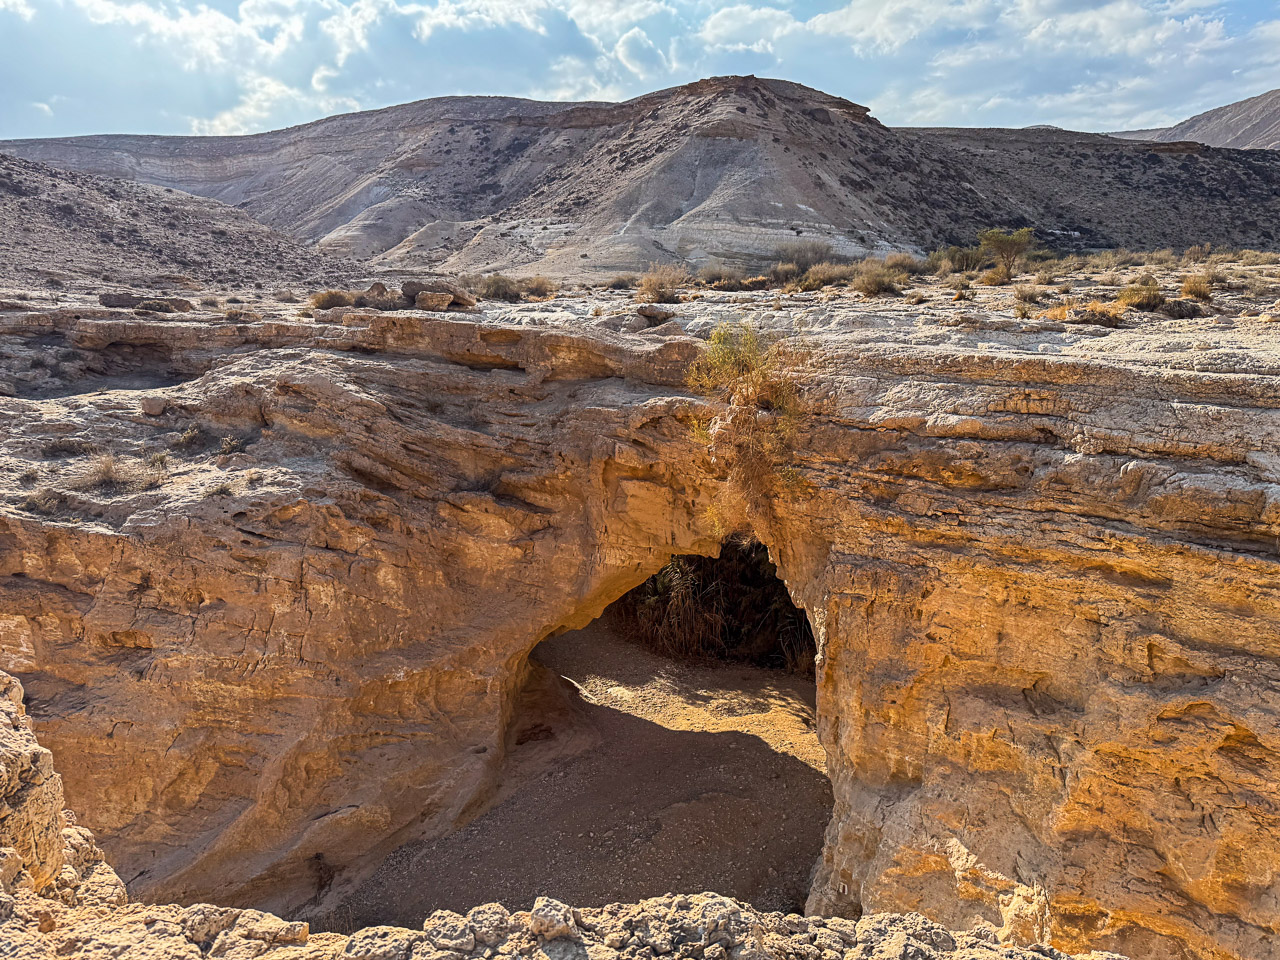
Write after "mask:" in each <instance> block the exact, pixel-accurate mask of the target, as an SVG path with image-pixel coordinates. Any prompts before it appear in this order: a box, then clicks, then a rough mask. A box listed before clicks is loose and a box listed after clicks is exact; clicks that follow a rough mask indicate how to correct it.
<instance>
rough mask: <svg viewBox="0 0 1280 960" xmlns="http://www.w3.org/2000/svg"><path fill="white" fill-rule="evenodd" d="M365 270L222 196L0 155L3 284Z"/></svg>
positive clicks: (332, 277) (161, 281)
mask: <svg viewBox="0 0 1280 960" xmlns="http://www.w3.org/2000/svg"><path fill="white" fill-rule="evenodd" d="M363 269H365V268H358V267H357V266H356V265H355V264H353V263H350V262H342V261H338V260H335V259H333V258H329V257H325V256H323V255H320V254H317V253H315V252H314V251H312V250H311V249H309V248H307V247H306V246H304V245H302V244H300V243H299V242H298V241H296V240H294V239H293V238H291V237H288V236H285V235H283V234H281V233H279V232H277V231H275V230H272V229H270V228H268V227H265V226H263V225H262V224H261V223H258V222H257V221H255V220H253V219H252V218H251V217H249V216H247V215H246V214H244V213H242V212H240V211H238V210H234V209H232V208H231V207H228V206H226V205H224V204H222V203H216V202H212V201H209V200H205V199H202V198H200V197H193V196H190V195H189V194H186V193H182V192H180V191H177V190H174V189H172V188H161V187H153V186H149V185H146V184H139V183H134V182H131V181H127V180H106V179H103V178H100V177H95V176H86V175H85V174H80V173H73V172H68V171H65V170H59V169H54V168H53V167H48V166H45V165H44V164H42V163H33V162H30V161H27V160H21V159H18V158H16V157H10V156H5V155H3V153H0V287H4V286H9V287H11V288H16V289H19V290H25V289H27V288H35V289H50V290H60V289H64V288H66V287H67V286H68V285H69V284H70V285H75V284H76V283H78V282H83V281H88V282H89V283H91V284H93V285H94V287H95V289H103V285H104V284H105V285H108V286H114V287H124V288H126V289H136V288H147V289H150V290H153V291H165V290H178V291H181V290H184V289H185V290H192V289H202V288H204V287H206V286H211V285H214V284H219V283H221V284H230V285H236V286H239V285H241V284H247V283H249V282H250V281H252V282H257V283H270V284H274V285H278V286H285V285H288V284H296V283H300V282H306V283H311V284H312V285H323V284H325V283H337V282H339V281H340V280H342V279H343V278H346V277H350V276H351V275H353V274H357V273H359V272H361V271H362V270H363Z"/></svg>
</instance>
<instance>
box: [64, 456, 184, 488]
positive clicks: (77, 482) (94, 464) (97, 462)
mask: <svg viewBox="0 0 1280 960" xmlns="http://www.w3.org/2000/svg"><path fill="white" fill-rule="evenodd" d="M162 478H163V474H162V473H160V472H159V471H157V470H154V469H151V468H148V467H146V466H144V465H143V464H141V463H139V462H138V461H136V460H135V461H122V460H119V459H117V458H116V456H115V454H113V453H102V454H99V455H98V456H96V457H94V458H93V460H92V461H91V462H90V463H89V464H88V465H86V467H85V468H84V469H82V470H81V471H80V472H79V473H78V474H77V475H76V476H75V477H74V478H73V479H72V481H71V487H72V489H73V490H94V491H98V492H103V493H120V492H124V491H130V490H146V489H148V488H149V487H154V486H156V485H157V484H159V483H160V481H161V479H162Z"/></svg>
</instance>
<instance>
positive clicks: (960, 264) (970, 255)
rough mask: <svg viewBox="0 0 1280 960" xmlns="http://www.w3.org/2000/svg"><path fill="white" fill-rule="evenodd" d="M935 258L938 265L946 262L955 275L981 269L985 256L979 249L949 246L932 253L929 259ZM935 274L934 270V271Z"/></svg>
mask: <svg viewBox="0 0 1280 960" xmlns="http://www.w3.org/2000/svg"><path fill="white" fill-rule="evenodd" d="M934 256H936V257H937V262H938V264H941V263H942V262H943V261H946V262H947V263H948V264H949V265H950V267H951V269H952V270H953V271H954V272H956V273H967V272H969V271H970V270H978V269H980V268H981V267H982V263H983V261H984V260H985V259H986V254H984V253H983V252H982V248H981V247H961V246H955V245H953V246H950V247H947V248H946V249H944V250H939V251H934V254H932V255H931V256H930V259H933V257H934ZM935 272H936V270H935Z"/></svg>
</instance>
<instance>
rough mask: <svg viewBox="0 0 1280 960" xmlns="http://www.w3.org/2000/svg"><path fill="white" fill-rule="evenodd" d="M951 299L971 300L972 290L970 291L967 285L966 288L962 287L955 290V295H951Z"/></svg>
mask: <svg viewBox="0 0 1280 960" xmlns="http://www.w3.org/2000/svg"><path fill="white" fill-rule="evenodd" d="M951 299H952V300H953V301H957V302H958V301H960V300H972V299H973V291H972V290H970V289H969V288H968V287H966V288H965V289H963V290H957V291H956V295H955V296H954V297H952V298H951Z"/></svg>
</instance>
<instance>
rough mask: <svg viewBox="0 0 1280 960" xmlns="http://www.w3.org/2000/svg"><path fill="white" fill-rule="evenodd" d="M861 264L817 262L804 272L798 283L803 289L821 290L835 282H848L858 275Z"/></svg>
mask: <svg viewBox="0 0 1280 960" xmlns="http://www.w3.org/2000/svg"><path fill="white" fill-rule="evenodd" d="M860 269H861V264H856V265H855V264H852V263H816V264H814V265H813V266H812V267H810V268H809V269H808V270H806V271H805V272H804V276H802V277H801V278H800V279H799V280H797V281H796V285H797V286H798V287H799V288H800V289H801V290H820V289H822V288H823V287H829V286H833V285H835V284H838V283H840V284H843V283H848V282H849V281H850V280H853V279H854V278H855V277H857V276H858V273H859V272H860Z"/></svg>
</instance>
